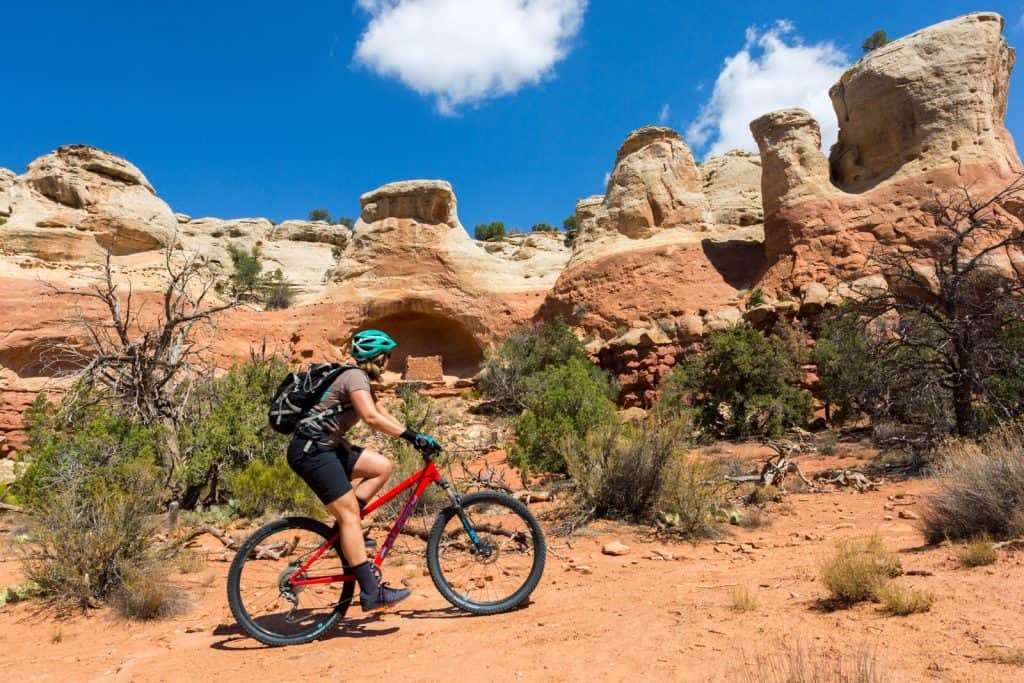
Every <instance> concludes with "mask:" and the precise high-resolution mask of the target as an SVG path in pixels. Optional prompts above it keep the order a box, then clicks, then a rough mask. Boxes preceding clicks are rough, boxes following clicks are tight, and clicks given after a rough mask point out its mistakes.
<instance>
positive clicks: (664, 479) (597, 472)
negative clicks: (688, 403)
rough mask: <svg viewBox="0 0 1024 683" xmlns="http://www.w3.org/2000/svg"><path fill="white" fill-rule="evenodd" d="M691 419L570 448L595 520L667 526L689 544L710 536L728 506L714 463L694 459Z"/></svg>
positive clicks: (633, 428) (615, 429)
mask: <svg viewBox="0 0 1024 683" xmlns="http://www.w3.org/2000/svg"><path fill="white" fill-rule="evenodd" d="M692 432H693V425H692V422H691V421H690V420H689V419H688V418H687V417H685V416H683V417H675V418H671V419H662V418H660V417H658V416H654V417H650V418H648V419H647V420H644V421H643V422H641V423H639V424H632V423H625V424H623V423H620V422H618V421H612V422H607V423H604V424H601V425H600V426H598V427H596V428H594V429H593V430H591V431H590V432H589V433H588V434H586V435H585V436H584V437H583V438H577V437H574V436H570V437H568V438H567V439H566V441H565V444H564V445H565V452H564V456H565V462H566V466H567V469H568V472H569V474H570V475H571V476H572V478H573V483H574V485H575V489H576V495H577V497H578V502H579V505H580V507H581V508H582V509H584V510H586V511H588V514H590V515H591V516H593V517H599V518H611V519H629V520H633V521H638V522H649V523H653V522H660V523H662V524H664V525H666V526H669V527H671V528H672V529H673V530H675V531H677V532H679V533H682V534H684V535H686V536H689V537H696V536H705V535H710V533H711V531H712V521H713V519H714V515H715V513H716V511H717V510H718V507H719V505H720V503H721V499H720V496H719V495H718V487H717V486H716V485H715V484H714V483H713V482H714V480H716V479H717V478H718V477H717V476H716V475H717V474H719V473H718V472H717V469H718V468H717V465H715V464H714V463H713V462H711V461H708V460H704V459H698V458H693V457H690V456H689V454H688V448H689V446H690V445H691V442H692Z"/></svg>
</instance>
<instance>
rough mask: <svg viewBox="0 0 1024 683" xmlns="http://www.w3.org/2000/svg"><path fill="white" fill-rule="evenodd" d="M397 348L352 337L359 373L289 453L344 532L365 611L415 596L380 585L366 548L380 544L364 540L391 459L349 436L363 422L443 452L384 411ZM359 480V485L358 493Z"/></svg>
mask: <svg viewBox="0 0 1024 683" xmlns="http://www.w3.org/2000/svg"><path fill="white" fill-rule="evenodd" d="M396 346H397V344H396V343H395V341H394V340H393V339H391V337H389V336H388V335H387V334H386V333H384V332H381V331H380V330H364V331H362V332H359V333H357V334H356V335H355V336H354V337H353V338H352V358H353V359H354V360H355V364H356V367H353V368H351V369H348V370H345V371H343V372H342V373H341V375H339V376H338V378H337V379H336V380H334V382H333V383H332V384H331V386H330V387H329V388H328V389H327V391H326V392H324V394H323V396H322V397H321V399H320V402H319V403H317V404H316V405H315V406H314V407H313V409H312V410H311V411H310V413H309V415H307V416H306V417H305V418H303V419H302V421H301V422H299V424H298V426H297V427H296V429H295V434H294V436H293V437H292V442H291V444H290V445H289V446H288V465H289V466H290V467H291V468H292V470H293V471H294V472H295V473H296V474H297V475H299V476H300V477H302V479H303V481H305V482H306V483H307V484H308V485H309V487H310V488H312V489H313V492H314V493H316V495H317V497H318V498H319V499H320V501H321V502H322V503H323V504H324V505H325V506H327V509H328V510H329V511H330V513H331V514H332V515H334V518H335V519H337V520H338V524H339V525H340V526H341V549H342V552H343V553H344V555H345V559H346V560H347V562H348V564H349V566H351V568H352V573H353V574H354V575H355V577H356V580H357V581H358V582H359V590H360V593H359V601H360V604H361V605H362V608H363V611H364V612H368V611H374V610H379V609H384V608H386V607H389V606H391V605H394V604H395V603H397V602H400V601H402V600H404V599H405V598H407V597H409V592H410V591H409V589H408V588H392V587H391V586H388V585H386V584H384V583H381V582H379V581H378V580H377V576H376V574H375V573H374V568H373V565H372V564H371V563H370V562H369V560H368V559H367V556H366V546H367V545H368V544H372V541H368V540H367V539H364V538H363V533H362V521H361V519H362V515H361V514H360V513H361V511H362V509H363V508H364V507H366V504H367V503H368V502H369V501H370V500H371V499H372V498H373V496H374V495H376V493H377V492H378V491H379V490H380V489H381V487H383V486H384V484H386V483H387V481H388V477H389V476H390V475H391V470H392V463H391V460H389V459H388V458H387V457H385V456H384V455H383V454H381V453H379V452H377V451H375V450H373V449H372V448H363V447H361V446H355V445H352V444H350V443H349V442H348V441H347V440H346V439H345V434H346V433H347V432H348V430H349V429H351V428H352V427H353V426H354V425H355V424H356V423H357V422H359V421H360V420H362V421H363V422H365V423H366V424H367V426H369V427H370V428H371V429H374V430H375V431H378V432H381V433H383V434H387V435H388V436H397V437H401V438H403V439H405V440H406V441H408V442H409V443H411V444H412V445H413V446H415V447H416V448H417V449H419V450H421V451H422V450H431V451H436V450H440V447H439V446H438V444H437V442H436V441H434V439H432V438H431V437H429V436H427V435H425V434H418V433H416V432H414V431H412V430H411V429H409V428H407V427H406V426H405V425H403V424H402V423H401V422H399V421H398V420H396V419H395V418H394V417H393V416H392V415H391V414H390V413H388V412H387V411H386V410H384V408H382V407H381V406H379V405H378V404H377V401H376V397H375V395H374V393H373V389H372V387H371V385H370V381H371V380H373V381H377V380H380V378H381V375H382V374H383V372H384V368H385V367H387V363H388V360H389V359H390V358H391V351H392V350H393V349H394V348H395V347H396ZM353 481H355V482H357V483H356V485H355V486H354V487H353V485H352V482H353ZM373 545H375V544H373Z"/></svg>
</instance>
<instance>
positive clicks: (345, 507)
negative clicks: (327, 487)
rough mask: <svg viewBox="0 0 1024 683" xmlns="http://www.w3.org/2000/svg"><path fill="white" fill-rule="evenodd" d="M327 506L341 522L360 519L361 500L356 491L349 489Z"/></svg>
mask: <svg viewBox="0 0 1024 683" xmlns="http://www.w3.org/2000/svg"><path fill="white" fill-rule="evenodd" d="M327 508H328V509H329V510H330V511H331V513H332V514H333V515H334V516H335V517H336V518H337V519H338V521H340V522H345V521H349V520H355V521H356V522H358V521H359V518H360V514H359V501H358V500H357V499H356V494H355V492H354V491H349V492H348V493H346V494H345V495H343V496H341V497H340V498H338V499H336V500H334V501H332V502H331V503H329V504H328V505H327Z"/></svg>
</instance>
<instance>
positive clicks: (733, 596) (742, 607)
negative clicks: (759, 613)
mask: <svg viewBox="0 0 1024 683" xmlns="http://www.w3.org/2000/svg"><path fill="white" fill-rule="evenodd" d="M729 600H730V602H731V604H732V608H733V609H734V610H735V611H737V612H753V611H754V610H756V609H757V598H756V597H754V594H753V593H752V592H751V591H750V589H749V588H747V587H746V586H736V587H735V588H733V589H732V590H730V591H729Z"/></svg>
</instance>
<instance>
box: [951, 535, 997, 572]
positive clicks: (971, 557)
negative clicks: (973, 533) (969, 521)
mask: <svg viewBox="0 0 1024 683" xmlns="http://www.w3.org/2000/svg"><path fill="white" fill-rule="evenodd" d="M957 559H959V560H960V564H961V565H962V566H964V567H984V566H986V565H990V564H995V562H996V560H997V559H999V554H998V553H997V552H996V546H995V544H994V543H993V542H992V540H991V539H989V538H987V537H985V536H982V537H981V538H978V539H975V540H973V541H970V542H969V543H967V545H965V546H964V547H963V548H962V549H961V550H960V552H959V553H957Z"/></svg>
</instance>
